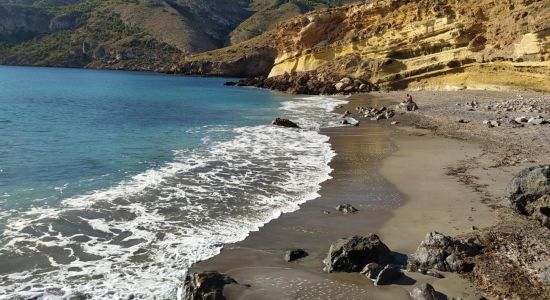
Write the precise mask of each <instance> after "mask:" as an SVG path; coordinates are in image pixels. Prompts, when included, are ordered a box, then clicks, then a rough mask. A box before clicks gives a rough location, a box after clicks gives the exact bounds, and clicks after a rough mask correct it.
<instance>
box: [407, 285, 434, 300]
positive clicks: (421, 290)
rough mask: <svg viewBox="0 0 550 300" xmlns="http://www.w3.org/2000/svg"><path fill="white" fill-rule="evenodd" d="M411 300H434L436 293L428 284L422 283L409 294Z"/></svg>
mask: <svg viewBox="0 0 550 300" xmlns="http://www.w3.org/2000/svg"><path fill="white" fill-rule="evenodd" d="M410 295H411V298H412V299H413V300H436V299H437V296H436V292H435V289H434V287H433V286H431V284H429V283H424V284H422V285H420V286H417V287H415V288H414V289H412V291H411V292H410Z"/></svg>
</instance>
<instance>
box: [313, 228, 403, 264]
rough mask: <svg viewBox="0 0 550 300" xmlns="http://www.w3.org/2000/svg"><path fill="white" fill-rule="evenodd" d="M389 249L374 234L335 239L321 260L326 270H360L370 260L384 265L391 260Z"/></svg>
mask: <svg viewBox="0 0 550 300" xmlns="http://www.w3.org/2000/svg"><path fill="white" fill-rule="evenodd" d="M393 260H394V258H393V255H392V254H391V251H390V249H389V248H388V247H387V246H386V245H385V244H384V243H382V241H381V240H380V238H379V237H378V236H377V235H376V234H370V235H368V236H353V237H349V238H343V239H339V240H337V241H336V242H335V243H333V244H332V245H331V246H330V249H329V251H328V255H327V257H326V258H325V260H323V263H324V264H325V268H324V270H325V271H326V272H329V273H330V272H360V271H361V270H363V268H364V267H365V266H366V265H367V264H369V263H372V262H375V263H377V264H380V265H386V264H389V263H391V262H393Z"/></svg>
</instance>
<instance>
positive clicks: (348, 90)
mask: <svg viewBox="0 0 550 300" xmlns="http://www.w3.org/2000/svg"><path fill="white" fill-rule="evenodd" d="M344 79H349V78H343V79H338V78H336V77H325V76H322V75H319V74H318V73H317V72H304V73H298V74H296V73H292V74H291V73H285V74H283V75H281V76H274V77H265V76H257V77H251V78H247V79H242V80H239V82H237V83H236V84H235V85H237V86H254V87H259V88H266V89H271V90H278V91H283V92H287V93H291V94H306V95H333V94H352V93H357V92H370V91H374V90H377V89H378V88H377V87H376V86H374V85H372V84H370V83H369V82H368V81H362V80H359V79H356V80H350V81H351V82H350V83H349V84H346V83H344V82H342V80H344Z"/></svg>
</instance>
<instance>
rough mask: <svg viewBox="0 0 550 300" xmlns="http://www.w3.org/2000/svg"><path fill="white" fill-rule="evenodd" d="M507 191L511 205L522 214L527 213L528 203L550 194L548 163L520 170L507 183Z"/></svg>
mask: <svg viewBox="0 0 550 300" xmlns="http://www.w3.org/2000/svg"><path fill="white" fill-rule="evenodd" d="M507 193H508V199H509V200H510V204H511V206H512V207H513V208H514V209H516V210H517V211H519V212H520V213H522V214H528V211H527V204H528V203H530V202H533V201H536V200H538V199H540V198H541V197H542V196H544V195H550V165H540V166H534V167H529V168H527V169H524V170H522V171H521V172H519V173H518V174H517V175H516V176H515V177H514V178H513V179H512V181H511V182H510V184H508V187H507Z"/></svg>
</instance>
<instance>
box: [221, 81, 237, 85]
mask: <svg viewBox="0 0 550 300" xmlns="http://www.w3.org/2000/svg"><path fill="white" fill-rule="evenodd" d="M237 84H239V82H237V81H227V82H224V84H223V85H225V86H236V85H237Z"/></svg>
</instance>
